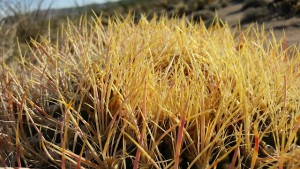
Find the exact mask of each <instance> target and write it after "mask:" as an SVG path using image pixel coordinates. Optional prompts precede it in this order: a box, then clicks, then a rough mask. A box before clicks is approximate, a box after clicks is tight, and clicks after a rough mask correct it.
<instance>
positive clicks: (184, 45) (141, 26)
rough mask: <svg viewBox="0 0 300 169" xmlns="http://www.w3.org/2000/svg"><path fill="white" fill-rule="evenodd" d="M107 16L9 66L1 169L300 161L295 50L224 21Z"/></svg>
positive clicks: (35, 45) (43, 42)
mask: <svg viewBox="0 0 300 169" xmlns="http://www.w3.org/2000/svg"><path fill="white" fill-rule="evenodd" d="M101 23H102V22H101V18H94V19H93V21H91V22H87V21H86V19H84V17H83V18H82V20H81V21H80V22H79V23H78V24H76V25H75V24H73V23H71V22H68V23H67V25H66V26H64V27H63V30H62V31H61V34H59V39H61V40H62V41H54V42H52V41H51V40H50V39H49V38H47V37H41V38H40V41H34V40H32V41H31V43H32V44H31V46H32V47H31V52H32V55H33V57H32V58H28V57H25V56H24V55H22V56H20V59H19V60H20V61H19V69H18V70H12V69H10V68H9V67H8V66H7V65H5V64H2V66H1V74H0V75H1V81H0V82H1V86H0V90H1V95H0V99H1V104H0V126H1V128H0V133H1V135H0V143H1V144H0V146H1V147H0V148H1V149H2V150H3V151H0V165H1V166H12V167H16V166H18V167H21V166H22V167H37V168H48V167H49V166H52V167H55V168H60V167H61V168H75V167H76V168H80V167H83V168H107V169H108V168H214V167H220V168H236V167H237V168H264V167H275V168H291V167H293V168H295V167H296V168H297V167H300V162H299V160H298V158H297V157H299V150H300V149H299V141H298V136H299V132H298V129H299V125H300V115H299V108H300V104H299V93H300V91H299V90H300V88H299V86H300V79H299V74H300V70H299V61H300V55H299V51H298V49H297V48H296V49H295V50H296V52H294V53H293V55H289V54H290V53H292V52H288V51H289V48H286V47H285V45H282V44H284V39H283V40H281V41H277V40H276V39H275V38H274V36H272V34H269V35H268V34H267V33H266V32H260V31H259V29H256V28H255V27H250V28H249V29H247V30H245V31H240V30H238V29H237V30H236V31H235V32H232V31H231V29H230V28H229V27H228V25H226V24H223V23H221V22H219V21H215V23H214V24H213V26H211V27H209V28H206V27H205V25H204V24H203V23H200V24H199V23H191V22H187V21H186V20H185V19H184V18H183V19H176V18H172V19H167V18H165V17H162V18H160V19H157V18H153V19H152V20H151V21H147V20H146V19H145V17H141V20H140V21H139V23H137V24H135V23H134V19H133V17H131V16H128V17H126V18H115V19H110V20H109V22H108V26H107V27H106V28H105V27H104V26H103V25H102V24H101Z"/></svg>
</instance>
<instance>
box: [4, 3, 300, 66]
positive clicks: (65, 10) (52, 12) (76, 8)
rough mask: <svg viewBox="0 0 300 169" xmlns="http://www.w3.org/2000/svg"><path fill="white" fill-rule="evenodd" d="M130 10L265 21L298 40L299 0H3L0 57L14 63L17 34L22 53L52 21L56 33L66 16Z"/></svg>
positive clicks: (236, 22) (277, 31) (190, 17)
mask: <svg viewBox="0 0 300 169" xmlns="http://www.w3.org/2000/svg"><path fill="white" fill-rule="evenodd" d="M130 11H131V12H134V13H135V18H134V19H135V21H136V22H138V20H139V18H140V14H141V13H143V14H146V15H147V17H148V18H149V19H150V18H151V17H152V16H153V15H154V14H155V15H158V16H161V15H165V16H167V17H173V16H176V17H179V18H181V17H182V16H186V19H187V20H193V21H195V22H200V20H202V21H203V22H204V24H205V25H206V26H209V25H210V24H211V23H212V22H213V20H214V18H215V16H216V14H217V15H218V18H220V19H222V20H223V21H226V22H227V23H228V24H229V25H230V26H232V27H233V28H234V27H235V26H237V25H239V23H240V26H241V28H242V29H244V28H246V27H248V26H249V25H251V24H252V23H258V24H260V25H261V24H262V23H264V26H265V30H267V31H268V30H270V29H272V30H273V31H274V34H275V36H276V37H278V38H279V37H282V36H283V35H284V33H283V30H284V31H285V36H286V37H287V38H286V40H287V43H288V45H290V44H298V45H299V39H300V17H299V16H300V0H0V52H1V53H0V59H4V61H5V62H6V63H10V62H13V61H14V60H15V58H17V57H18V56H19V55H20V54H19V51H18V48H17V40H18V42H19V44H20V48H21V50H22V53H25V54H26V53H28V52H27V51H28V44H29V45H30V43H29V42H30V39H31V38H33V39H38V38H39V37H40V36H39V35H48V30H49V29H48V28H49V22H50V23H51V24H50V30H51V32H55V33H53V35H56V32H59V30H60V28H61V27H62V26H63V25H64V24H65V23H66V18H67V17H68V18H69V19H70V20H72V21H74V22H76V21H78V20H79V18H80V16H82V15H83V14H84V15H86V16H88V18H91V17H93V16H95V14H96V15H97V16H100V15H101V16H102V17H103V19H102V23H103V25H104V26H105V25H107V23H108V20H107V18H109V17H112V16H114V15H115V14H116V13H118V14H120V15H123V16H126V15H127V14H128V12H130ZM55 38H56V36H53V37H51V39H53V40H55Z"/></svg>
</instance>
